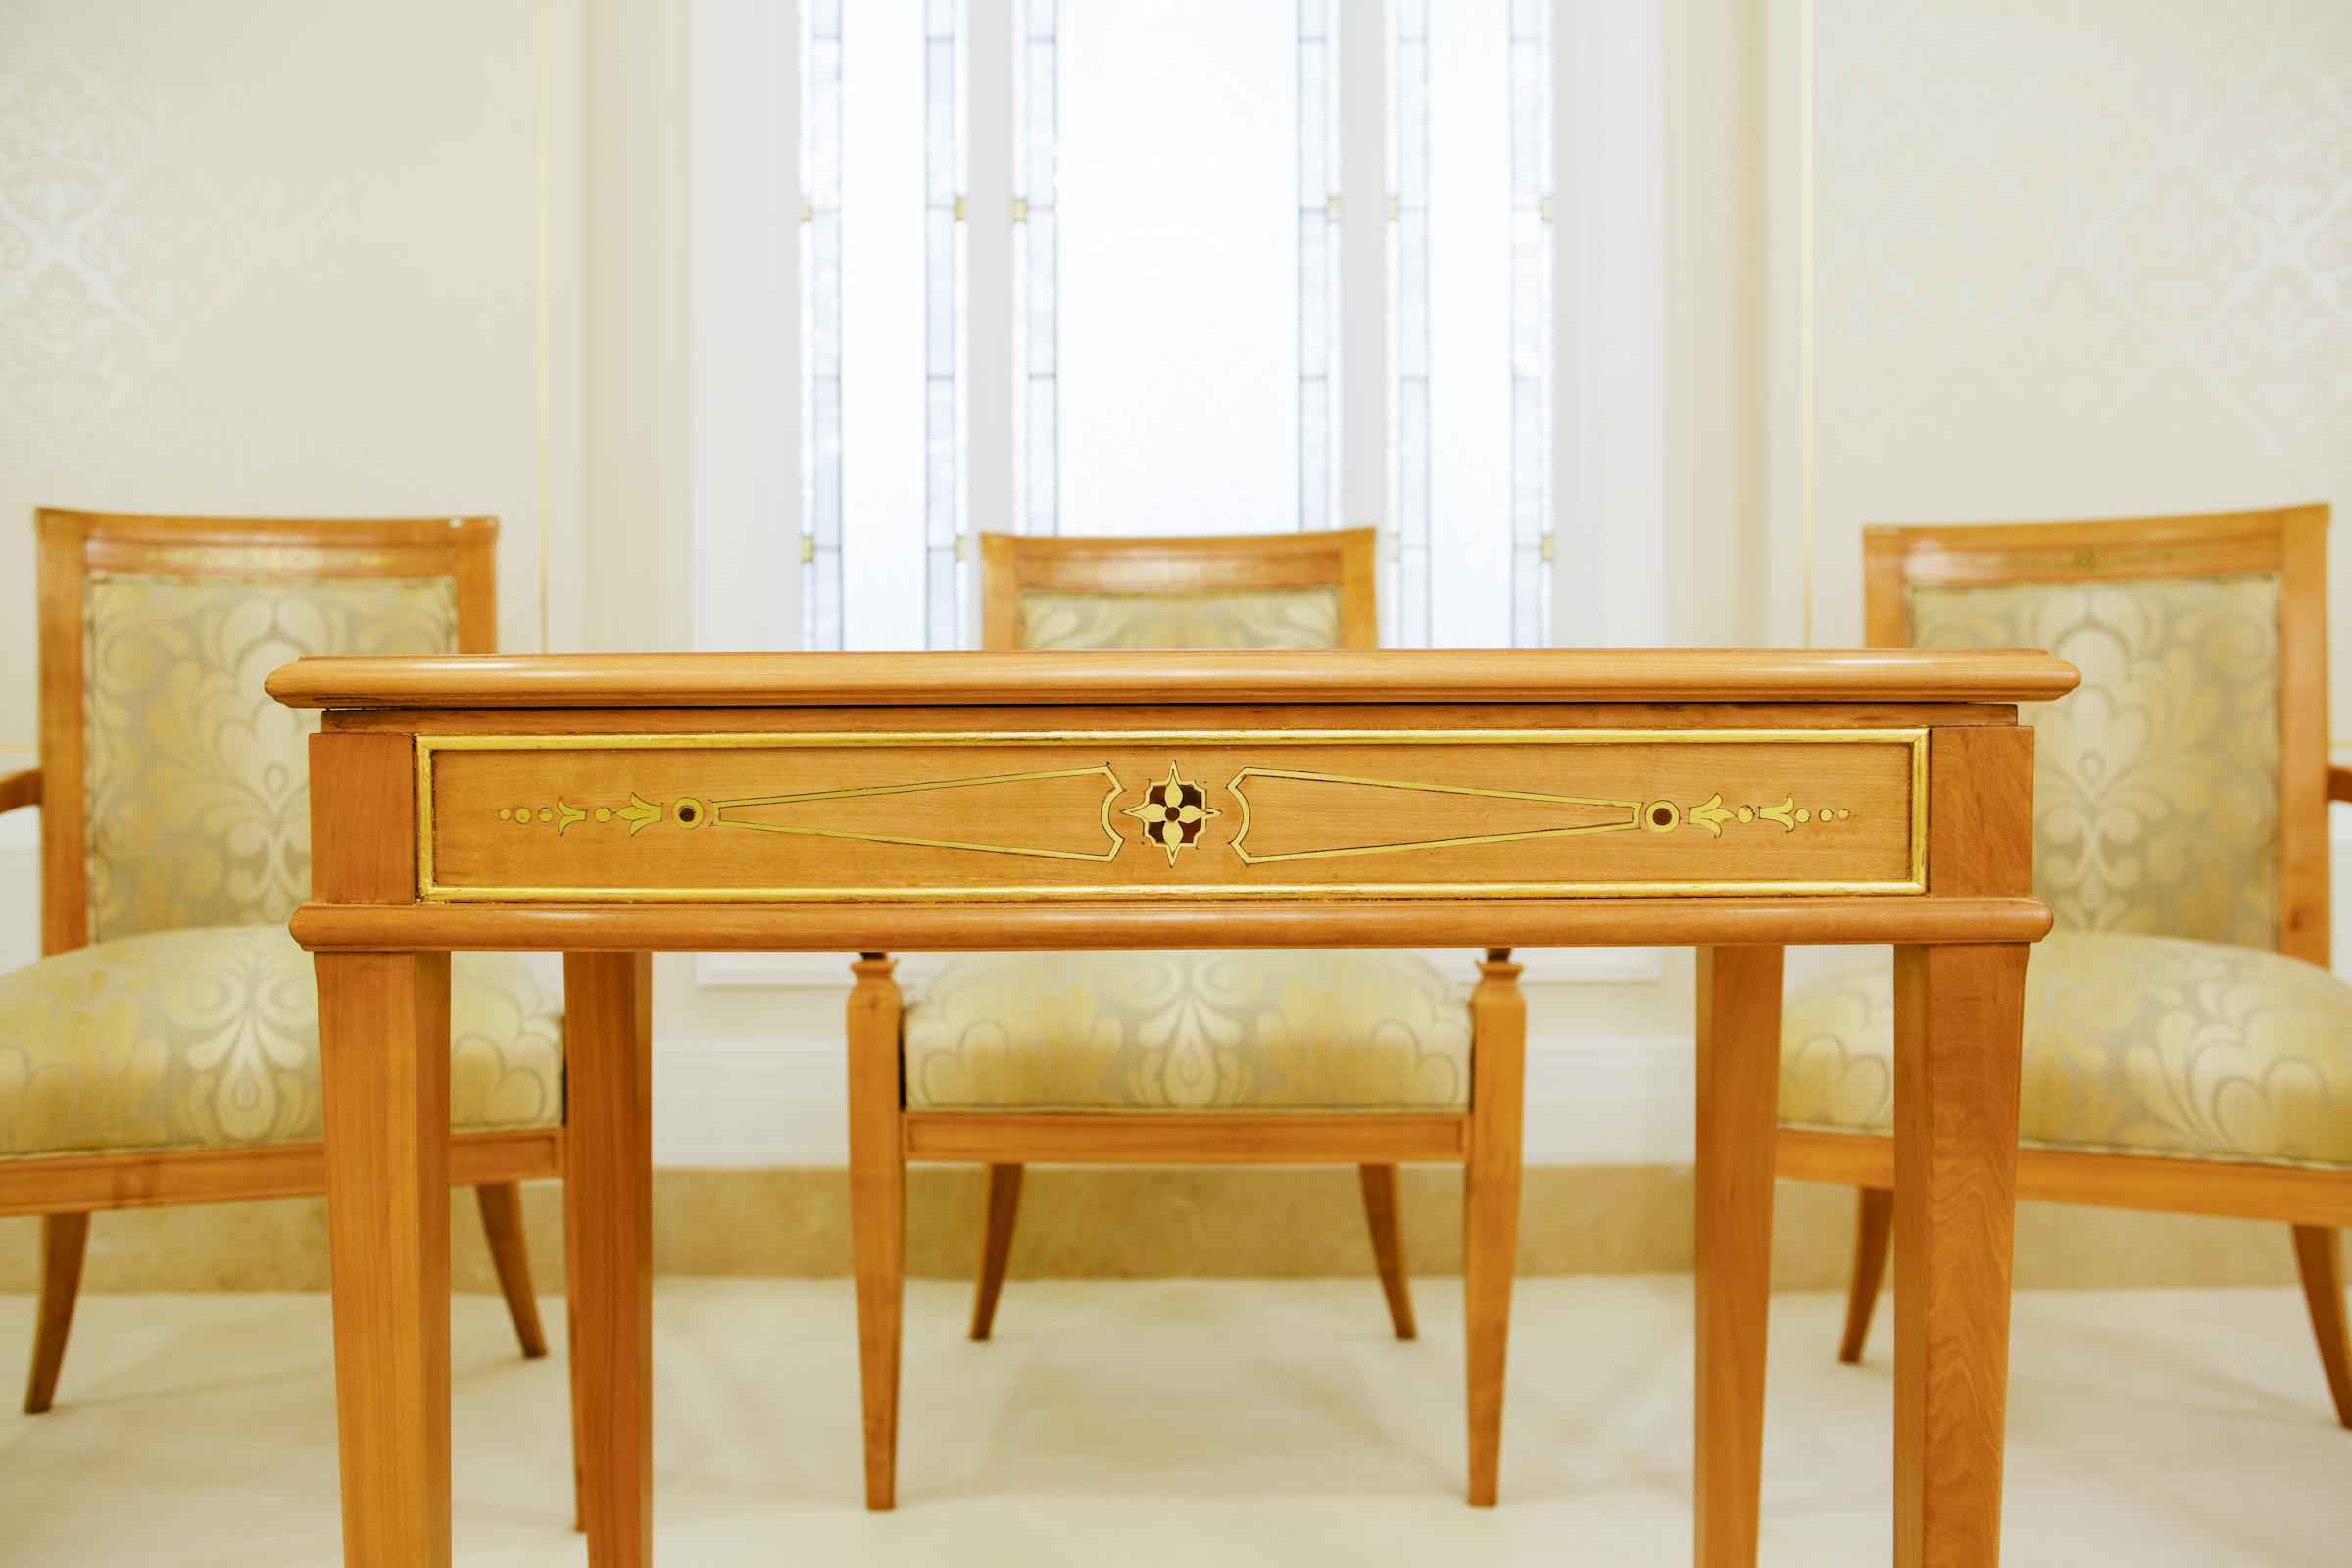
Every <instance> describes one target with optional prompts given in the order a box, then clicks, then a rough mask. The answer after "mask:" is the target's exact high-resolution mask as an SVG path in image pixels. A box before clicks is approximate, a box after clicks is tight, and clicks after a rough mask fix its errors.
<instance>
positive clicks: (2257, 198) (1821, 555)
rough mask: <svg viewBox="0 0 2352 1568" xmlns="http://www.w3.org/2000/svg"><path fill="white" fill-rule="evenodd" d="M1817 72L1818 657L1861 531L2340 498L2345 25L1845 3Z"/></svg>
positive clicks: (2046, 4)
mask: <svg viewBox="0 0 2352 1568" xmlns="http://www.w3.org/2000/svg"><path fill="white" fill-rule="evenodd" d="M1815 48H1816V71H1817V74H1818V81H1819V98H1818V104H1819V108H1818V128H1817V134H1818V137H1819V148H1820V151H1819V156H1818V161H1817V178H1818V203H1817V209H1816V214H1815V222H1816V234H1817V244H1818V251H1819V273H1818V281H1817V290H1818V298H1819V311H1818V345H1819V350H1818V352H1819V365H1818V416H1817V417H1818V419H1819V444H1818V448H1817V459H1818V464H1819V468H1818V473H1819V487H1820V489H1819V512H1818V519H1817V529H1818V531H1817V547H1816V557H1815V571H1816V594H1817V600H1816V605H1817V611H1816V638H1815V640H1816V641H1817V642H1819V643H1821V644H1824V645H1832V646H1834V645H1840V644H1850V643H1854V642H1858V641H1860V638H1861V624H1862V622H1861V570H1860V529H1861V527H1862V525H1863V524H1865V523H1871V522H1931V521H1960V520H1966V521H1987V522H2000V521H2013V520H2027V519H2055V518H2066V517H2093V516H2111V515H2147V514H2155V513H2164V512H2192V511H2199V510H2225V509H2233V508H2244V507H2256V506H2268V505H2274V504H2280V503H2288V502H2301V501H2334V502H2340V501H2342V500H2344V499H2346V498H2347V496H2348V495H2352V6H2344V5H2306V4H2295V3H2288V0H2240V3H2236V4H2230V5H2215V4H2213V3H2211V0H2135V3H2134V4H2131V5H2130V6H2122V7H2119V6H2114V5H2109V4H2102V3H2096V0H2034V3H2031V4H2028V3H2004V4H1987V3H1984V0H1869V3H1867V4H1863V3H1855V0H1842V3H1824V4H1822V5H1821V6H1820V8H1819V16H1818V21H1817V24H1816V30H1815ZM1793 523H1794V519H1793V517H1790V516H1788V515H1786V513H1785V514H1784V516H1783V519H1782V527H1781V530H1780V534H1779V537H1778V538H1777V539H1776V552H1777V553H1782V554H1783V555H1784V557H1786V556H1787V555H1788V554H1792V553H1793V552H1794V551H1795V550H1796V549H1797V548H1798V544H1799V542H1798V540H1797V539H1796V538H1795V536H1794V532H1793ZM2336 546H2337V548H2336V551H2335V558H2336V559H2335V565H2334V567H2333V569H2332V572H2331V577H2332V580H2333V581H2337V582H2341V581H2346V580H2347V579H2346V577H2345V575H2344V573H2345V572H2347V571H2352V545H2347V543H2346V542H2345V540H2344V539H2343V538H2342V537H2341V536H2340V534H2339V537H2338V539H2337V541H2336ZM1777 608H1778V609H1779V611H1780V612H1781V613H1780V616H1779V618H1778V620H1777V621H1776V626H1777V627H1778V629H1779V630H1780V631H1781V632H1782V634H1783V635H1784V636H1790V635H1792V633H1793V628H1794V620H1793V607H1792V606H1789V605H1788V604H1786V603H1784V604H1783V605H1781V606H1779V607H1777ZM2336 644H2337V649H2338V658H2337V663H2336V669H2337V678H2336V679H2335V681H2334V682H2333V685H2334V689H2335V691H2334V707H2335V711H2336V712H2338V713H2345V714H2352V706H2347V705H2352V680H2348V679H2346V678H2345V677H2346V674H2347V673H2348V672H2352V667H2348V666H2347V665H2346V664H2345V663H2344V662H2343V655H2342V650H2343V649H2344V648H2345V647H2346V646H2347V645H2348V644H2352V639H2347V638H2346V637H2344V636H2340V635H2339V636H2338V638H2337V639H2336ZM2336 727H2337V728H2338V729H2339V730H2341V729H2343V728H2344V720H2342V719H2338V720H2337V721H2336Z"/></svg>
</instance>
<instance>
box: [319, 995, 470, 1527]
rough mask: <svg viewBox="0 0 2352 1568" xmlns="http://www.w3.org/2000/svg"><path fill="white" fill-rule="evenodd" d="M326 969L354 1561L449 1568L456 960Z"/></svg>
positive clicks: (324, 1056)
mask: <svg viewBox="0 0 2352 1568" xmlns="http://www.w3.org/2000/svg"><path fill="white" fill-rule="evenodd" d="M317 961H318V967H319V1058H320V1076H321V1088H322V1090H323V1099H324V1103H325V1119H326V1199H327V1255H328V1265H329V1272H330V1274H331V1276H332V1280H333V1286H334V1321H335V1425H336V1430H337V1432H338V1433H339V1434H340V1441H341V1445H342V1458H343V1560H344V1561H345V1562H346V1563H347V1564H350V1565H351V1568H447V1564H448V1563H449V1560H450V1537H449V955H448V954H446V953H322V954H319V956H318V960H317Z"/></svg>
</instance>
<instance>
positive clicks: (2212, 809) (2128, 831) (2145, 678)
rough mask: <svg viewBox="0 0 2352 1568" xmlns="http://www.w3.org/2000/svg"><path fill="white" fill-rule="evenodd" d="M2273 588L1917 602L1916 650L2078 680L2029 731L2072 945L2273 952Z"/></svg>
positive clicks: (2161, 582) (2016, 594) (2034, 710)
mask: <svg viewBox="0 0 2352 1568" xmlns="http://www.w3.org/2000/svg"><path fill="white" fill-rule="evenodd" d="M2278 603H2279V587H2278V575H2277V574H2276V573H2273V572H2261V573H2249V574H2247V575H2243V576H2228V577H2202V578H2147V579H2120V580H2107V581H2099V582H2074V583H2028V584H2019V585H2012V586H2005V587H1985V588H1945V587H1913V588H1911V589H1910V590H1909V592H1908V596H1907V609H1908V613H1909V631H1910V636H1909V640H1910V642H1911V643H1912V645H1913V646H1915V647H1920V648H2046V649H2048V650H2049V651H2050V652H2051V653H2054V654H2056V655H2057V656H2058V657H2059V658H2061V659H2064V660H2066V661H2068V662H2070V663H2072V664H2074V665H2075V666H2076V667H2077V668H2078V669H2080V670H2081V671H2082V685H2081V686H2079V687H2077V688H2076V689H2075V691H2073V692H2072V693H2070V694H2069V695H2067V696H2066V697H2063V698H2061V699H2059V700H2058V701H2057V702H2054V703H2037V704H2026V705H2023V706H2021V707H2020V708H2019V710H2018V720H2019V722H2021V723H2026V724H2031V725H2033V726H2034V896H2035V897H2037V898H2039V899H2041V900H2042V901H2043V902H2044V903H2046V904H2047V905H2049V907H2050V909H2051V912H2052V913H2053V914H2054V915H2055V916H2056V918H2057V923H2058V925H2059V927H2060V928H2061V929H2064V930H2078V931H2125V932H2138V933H2144V934H2149V935H2156V936H2168V937H2187V938H2193V939H2196V940H2199V941H2205V942H2227V943H2231V944H2234V945H2236V946H2239V947H2247V948H2270V949H2276V948H2277V947H2278V900H2279V892H2278V868H2279V845H2278V798H2279V772H2278V767H2279V763H2278V679H2279V662H2278Z"/></svg>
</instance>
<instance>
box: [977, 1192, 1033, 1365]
mask: <svg viewBox="0 0 2352 1568" xmlns="http://www.w3.org/2000/svg"><path fill="white" fill-rule="evenodd" d="M1020 1216H1021V1167H1020V1166H1018V1165H1005V1164H996V1165H991V1166H989V1167H988V1197H987V1200H986V1201H985V1202H984V1203H983V1205H982V1212H981V1215H980V1270H979V1274H978V1277H977V1278H976V1279H975V1280H974V1282H973V1285H972V1338H973V1339H975V1340H985V1339H987V1338H988V1337H989V1335H990V1334H991V1333H992V1332H993V1331H994V1330H995V1328H996V1324H997V1298H998V1297H999V1296H1000V1295H1002V1294H1003V1293H1004V1290H1005V1262H1006V1260H1007V1259H1009V1258H1010V1257H1011V1256H1012V1231H1013V1226H1014V1224H1015V1222H1017V1221H1018V1220H1019V1219H1020Z"/></svg>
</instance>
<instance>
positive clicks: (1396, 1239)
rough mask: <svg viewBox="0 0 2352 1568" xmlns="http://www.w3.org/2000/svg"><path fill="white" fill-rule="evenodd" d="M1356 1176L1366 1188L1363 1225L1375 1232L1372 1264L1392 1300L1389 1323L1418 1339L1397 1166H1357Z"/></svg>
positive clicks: (1407, 1337) (1399, 1335)
mask: <svg viewBox="0 0 2352 1568" xmlns="http://www.w3.org/2000/svg"><path fill="white" fill-rule="evenodd" d="M1355 1176H1356V1185H1357V1186H1358V1187H1360V1188H1362V1189H1363V1194H1364V1226H1365V1228H1366V1229H1367V1230H1369V1231H1370V1232H1371V1233H1372V1266H1373V1268H1374V1269H1375V1270H1377V1271H1378V1273H1379V1274H1380V1294H1381V1295H1382V1297H1384V1298H1385V1299H1387V1301H1388V1303H1389V1326H1390V1327H1391V1328H1392V1329H1394V1330H1396V1332H1397V1338H1398V1339H1400V1340H1410V1339H1415V1338H1418V1337H1419V1335H1420V1332H1421V1331H1420V1329H1419V1328H1418V1327H1417V1326H1416V1325H1415V1324H1414V1322H1413V1293H1412V1286H1411V1284H1410V1283H1409V1281H1408V1280H1407V1278H1406V1276H1405V1270H1404V1225H1403V1221H1402V1220H1401V1219H1400V1218H1399V1217H1398V1215H1397V1167H1396V1166H1394V1165H1358V1166H1356V1167H1355Z"/></svg>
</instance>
